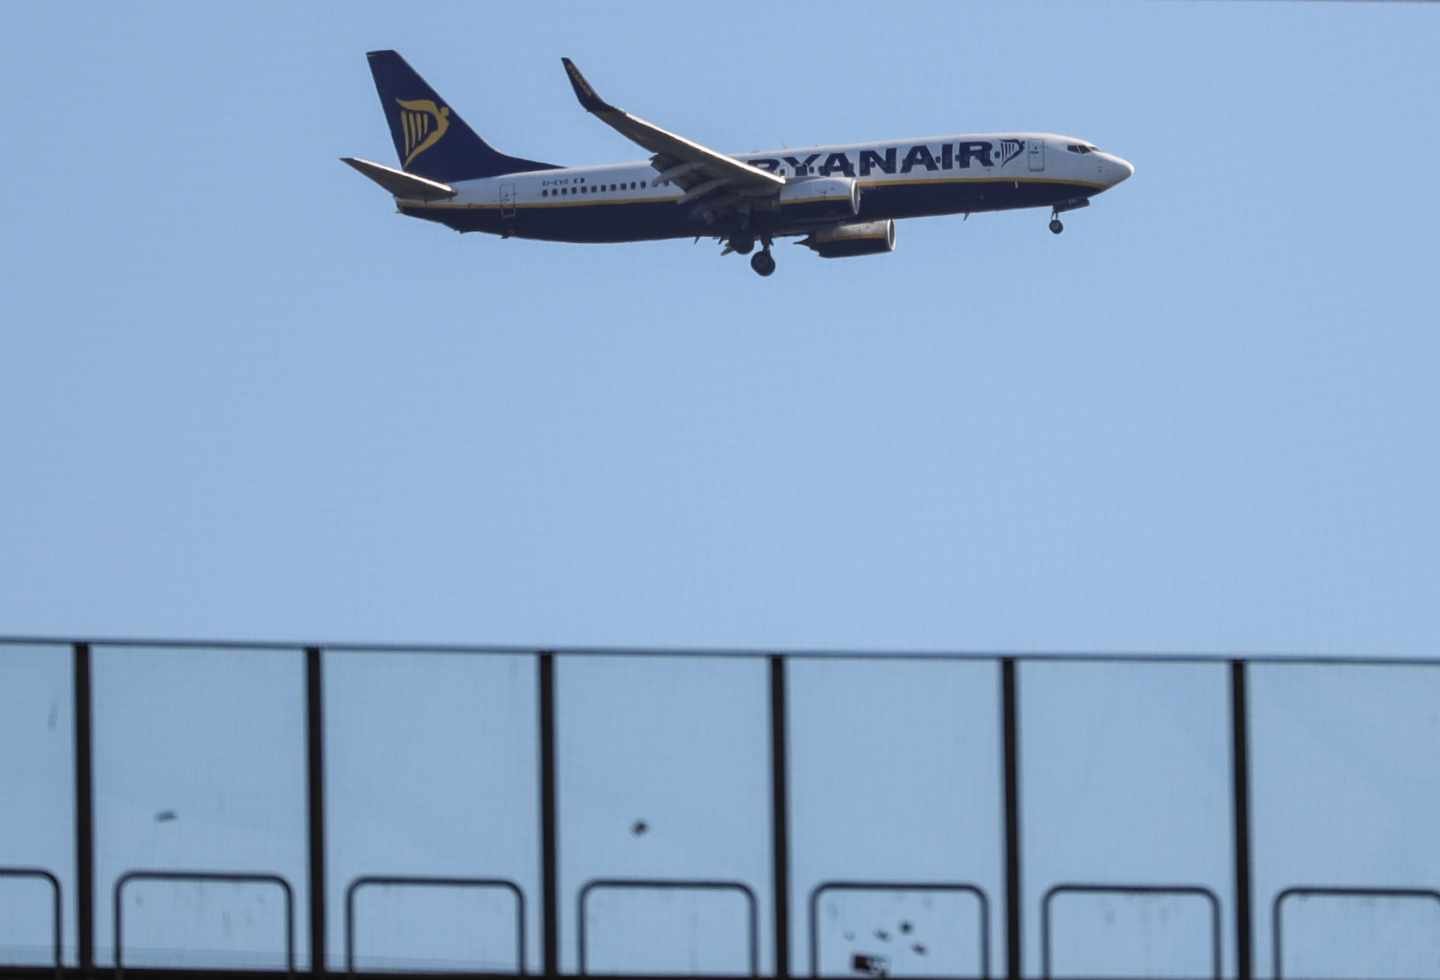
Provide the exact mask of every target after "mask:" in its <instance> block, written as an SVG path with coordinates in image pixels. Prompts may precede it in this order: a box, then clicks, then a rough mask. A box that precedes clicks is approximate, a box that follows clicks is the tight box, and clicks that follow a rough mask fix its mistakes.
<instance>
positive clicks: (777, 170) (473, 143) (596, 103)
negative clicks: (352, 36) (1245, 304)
mask: <svg viewBox="0 0 1440 980" xmlns="http://www.w3.org/2000/svg"><path fill="white" fill-rule="evenodd" d="M367 57H368V58H369V59H370V72H371V74H372V75H374V76H375V88H376V90H377V91H378V92H379V93H380V105H381V106H382V107H383V108H384V110H385V118H386V120H387V121H388V122H389V123H390V135H391V136H392V137H393V138H394V140H395V152H396V154H397V155H398V156H399V158H400V167H399V169H396V168H394V167H387V166H384V165H383V164H379V163H373V162H371V161H369V160H361V159H357V158H355V157H342V158H341V159H342V160H344V162H345V163H348V164H349V165H350V166H352V167H354V168H355V169H356V170H358V171H360V172H361V173H362V174H364V175H365V176H366V177H369V178H370V179H371V180H373V181H374V182H375V183H377V184H379V185H380V186H381V187H383V188H384V189H385V190H387V191H389V192H390V193H391V194H393V195H394V196H395V204H396V207H397V208H398V209H399V211H400V213H401V214H406V215H410V216H411V217H415V218H424V219H425V220H427V221H438V222H440V223H441V224H444V225H448V226H450V227H451V228H454V229H455V230H456V231H462V232H464V231H484V232H489V233H490V234H492V235H500V236H502V237H504V238H512V237H513V238H535V239H541V240H543V241H553V242H634V241H646V240H653V239H661V238H691V237H694V238H697V239H698V238H700V237H709V238H715V239H717V240H718V241H720V242H721V243H723V244H724V246H725V250H724V252H723V253H722V254H725V255H728V254H730V253H731V252H739V253H740V254H741V255H750V267H751V268H752V269H754V270H755V271H756V272H757V273H759V274H760V275H762V276H768V275H770V274H771V273H773V272H774V271H775V258H774V256H773V255H771V251H770V250H771V246H772V245H773V244H774V241H775V239H777V238H782V237H800V244H801V245H805V246H807V247H808V248H810V249H811V250H812V251H814V252H815V253H816V254H818V255H820V256H821V257H823V258H842V257H846V256H853V255H875V254H879V253H883V252H892V251H894V250H895V221H896V220H897V219H899V218H917V217H922V216H926V215H938V214H963V215H966V216H967V217H968V216H969V215H971V214H974V213H977V212H981V211H1009V210H1014V209H1017V208H1049V209H1050V230H1051V231H1052V232H1054V233H1055V234H1057V235H1058V234H1060V232H1061V231H1063V230H1064V227H1065V226H1064V225H1063V224H1061V222H1060V215H1061V214H1062V213H1064V212H1066V211H1073V210H1075V209H1076V208H1083V207H1087V206H1088V205H1089V204H1090V198H1092V197H1094V196H1095V195H1096V194H1099V193H1100V192H1101V191H1106V190H1109V189H1110V188H1111V187H1114V186H1115V185H1116V184H1118V183H1120V182H1121V181H1122V180H1125V179H1126V178H1127V177H1129V176H1130V175H1131V174H1133V173H1134V172H1135V168H1134V167H1132V166H1130V164H1129V163H1127V162H1125V161H1124V160H1122V159H1121V158H1120V157H1118V156H1115V155H1113V154H1111V153H1106V152H1104V151H1102V150H1101V149H1100V148H1099V147H1097V146H1095V145H1094V144H1093V143H1089V142H1086V141H1085V140H1081V139H1076V138H1074V137H1072V136H1057V135H1055V134H1053V133H977V134H968V133H967V134H956V135H949V136H931V137H925V138H920V139H903V140H884V141H881V142H878V143H849V144H845V145H840V146H809V147H804V148H801V149H793V150H792V149H786V150H773V151H770V152H764V153H740V154H730V153H720V152H718V151H716V150H712V149H710V148H708V147H705V146H701V145H700V144H699V143H696V142H694V141H692V140H688V139H686V138H684V137H683V136H677V135H676V134H674V133H671V132H669V131H667V130H664V129H661V128H660V127H659V126H656V125H654V124H653V123H649V122H646V121H645V120H643V119H641V118H639V117H638V116H632V115H631V114H630V113H628V112H625V111H624V110H622V109H617V108H615V107H614V106H613V105H611V104H610V103H608V102H606V101H605V100H604V99H602V98H600V96H598V95H596V94H595V90H594V89H593V88H591V87H590V83H589V82H587V81H586V80H585V76H583V75H581V74H580V69H578V68H576V67H575V65H574V63H573V62H572V61H570V59H569V58H564V59H562V61H563V62H564V65H565V70H566V71H567V72H568V73H569V75H570V83H571V85H572V86H574V88H575V95H576V96H577V97H578V98H579V99H580V104H581V105H582V106H583V107H584V108H585V109H586V110H587V111H589V112H591V113H593V114H594V115H596V116H598V117H599V118H600V119H601V120H602V121H604V122H605V123H607V124H609V125H610V126H611V127H613V128H614V129H616V130H618V131H619V132H620V133H621V134H622V135H624V136H626V137H628V138H629V139H631V140H632V141H634V142H635V143H638V144H639V145H640V146H641V147H643V148H644V149H646V150H648V151H649V153H650V158H649V159H648V160H644V161H640V162H637V163H622V164H613V165H607V166H590V167H562V166H558V165H556V164H553V163H541V162H539V161H537V160H523V159H520V158H519V157H512V156H506V155H505V154H503V153H500V152H499V151H497V150H495V149H493V148H492V147H491V146H490V145H489V144H488V143H486V142H485V141H484V140H482V139H481V138H480V137H479V136H477V135H476V134H475V132H474V130H472V129H471V128H470V127H469V126H467V125H465V121H464V120H462V119H461V118H460V114H459V113H457V112H456V111H455V110H454V109H453V108H452V107H451V106H449V105H447V104H446V103H445V102H444V101H443V100H441V98H440V96H438V95H436V94H435V92H434V90H433V89H431V88H430V86H429V85H427V84H425V81H424V79H422V78H421V77H420V76H419V75H418V74H416V73H415V70H414V69H412V68H411V67H410V66H409V65H408V64H407V63H406V62H405V59H403V58H401V57H400V55H399V54H397V53H396V52H394V51H372V52H370V53H369V54H368V55H367ZM801 236H803V237H801ZM757 243H758V244H759V246H760V250H759V251H758V252H757V251H755V246H756V244H757ZM751 253H753V254H751Z"/></svg>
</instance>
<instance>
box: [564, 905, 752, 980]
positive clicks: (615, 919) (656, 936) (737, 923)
mask: <svg viewBox="0 0 1440 980" xmlns="http://www.w3.org/2000/svg"><path fill="white" fill-rule="evenodd" d="M755 910H756V902H755V895H754V893H753V892H751V891H750V890H749V889H747V888H745V887H744V886H740V885H737V884H735V883H728V882H664V883H661V882H654V883H647V882H643V881H595V882H590V883H589V884H587V885H586V886H585V887H584V888H582V889H581V897H580V908H579V916H580V922H581V924H582V925H581V929H580V937H579V943H580V949H579V956H580V972H581V973H585V974H612V975H613V974H629V975H634V974H671V975H675V974H683V975H687V976H697V975H704V974H721V975H728V976H744V975H751V974H754V973H756V972H757V966H758V963H757V954H758V950H757V948H756V926H757V923H756V917H755Z"/></svg>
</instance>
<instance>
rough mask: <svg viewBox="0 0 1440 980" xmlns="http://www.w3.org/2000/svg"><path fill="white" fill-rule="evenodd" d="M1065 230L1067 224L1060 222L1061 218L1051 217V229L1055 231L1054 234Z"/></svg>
mask: <svg viewBox="0 0 1440 980" xmlns="http://www.w3.org/2000/svg"><path fill="white" fill-rule="evenodd" d="M1064 230H1065V226H1064V225H1063V224H1061V223H1060V219H1059V218H1051V219H1050V231H1051V232H1053V233H1054V234H1056V235H1058V234H1060V233H1061V232H1062V231H1064Z"/></svg>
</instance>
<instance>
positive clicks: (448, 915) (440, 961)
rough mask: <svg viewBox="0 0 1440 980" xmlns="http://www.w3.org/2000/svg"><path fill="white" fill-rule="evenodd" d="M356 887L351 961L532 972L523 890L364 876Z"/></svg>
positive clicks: (357, 965) (372, 966) (395, 967)
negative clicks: (527, 962) (528, 968)
mask: <svg viewBox="0 0 1440 980" xmlns="http://www.w3.org/2000/svg"><path fill="white" fill-rule="evenodd" d="M351 894H352V895H353V903H354V904H353V920H352V921H351V928H352V930H353V932H352V939H351V945H350V946H347V947H346V948H347V951H348V950H353V962H347V964H346V966H347V968H350V967H353V968H354V969H355V970H359V971H376V972H379V971H409V972H416V971H419V972H425V973H451V972H472V973H523V972H525V967H524V956H525V953H524V941H523V938H522V937H523V935H524V927H525V923H524V913H523V910H522V905H521V902H520V899H519V892H518V890H516V889H512V888H509V887H506V886H504V885H499V884H493V883H477V882H461V881H455V882H445V881H420V880H414V881H387V880H384V879H381V880H372V881H366V880H363V879H362V880H360V881H359V882H357V883H356V884H355V886H354V887H353V891H352V892H351ZM348 914H349V913H347V915H348ZM346 959H347V961H349V960H351V957H350V956H349V955H347V957H346Z"/></svg>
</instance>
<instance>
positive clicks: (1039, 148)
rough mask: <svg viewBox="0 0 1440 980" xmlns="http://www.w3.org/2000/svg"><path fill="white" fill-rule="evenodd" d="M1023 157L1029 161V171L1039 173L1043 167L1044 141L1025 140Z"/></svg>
mask: <svg viewBox="0 0 1440 980" xmlns="http://www.w3.org/2000/svg"><path fill="white" fill-rule="evenodd" d="M1025 158H1026V159H1027V160H1028V161H1029V163H1030V172H1031V173H1040V172H1041V171H1043V170H1044V169H1045V141H1044V140H1026V141H1025Z"/></svg>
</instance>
